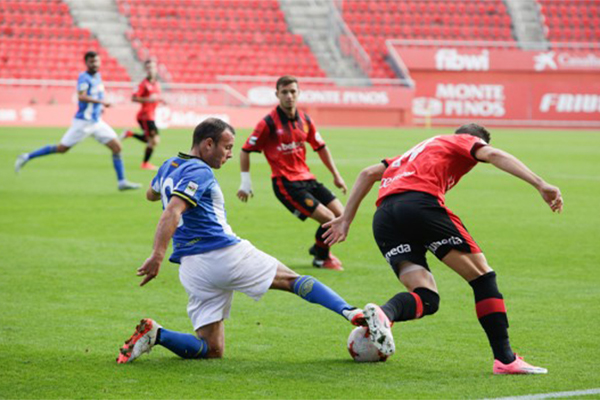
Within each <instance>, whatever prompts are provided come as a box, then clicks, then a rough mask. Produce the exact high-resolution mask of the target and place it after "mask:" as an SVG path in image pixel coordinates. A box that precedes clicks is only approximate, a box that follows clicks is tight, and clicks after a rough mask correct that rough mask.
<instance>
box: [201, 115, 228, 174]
mask: <svg viewBox="0 0 600 400" xmlns="http://www.w3.org/2000/svg"><path fill="white" fill-rule="evenodd" d="M234 141H235V129H233V127H232V126H231V125H229V124H228V123H227V122H225V121H223V120H220V119H218V118H208V119H206V120H204V121H203V122H202V123H200V124H199V125H198V126H197V127H196V129H194V139H193V141H192V152H194V153H196V154H198V155H199V156H200V158H202V160H204V162H205V163H207V164H208V165H209V166H210V167H211V168H214V169H219V168H221V167H222V166H223V164H225V163H226V162H227V160H228V159H230V158H231V150H232V149H233V143H234Z"/></svg>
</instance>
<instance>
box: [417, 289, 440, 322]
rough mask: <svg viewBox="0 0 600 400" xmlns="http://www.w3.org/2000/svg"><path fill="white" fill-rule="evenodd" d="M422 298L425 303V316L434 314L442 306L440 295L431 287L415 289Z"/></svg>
mask: <svg viewBox="0 0 600 400" xmlns="http://www.w3.org/2000/svg"><path fill="white" fill-rule="evenodd" d="M414 292H415V293H416V294H418V295H419V297H420V298H421V302H422V304H423V316H425V315H433V314H435V313H436V312H437V311H438V310H439V308H440V295H439V294H437V293H436V292H434V291H433V290H430V289H425V288H416V289H415V290H414Z"/></svg>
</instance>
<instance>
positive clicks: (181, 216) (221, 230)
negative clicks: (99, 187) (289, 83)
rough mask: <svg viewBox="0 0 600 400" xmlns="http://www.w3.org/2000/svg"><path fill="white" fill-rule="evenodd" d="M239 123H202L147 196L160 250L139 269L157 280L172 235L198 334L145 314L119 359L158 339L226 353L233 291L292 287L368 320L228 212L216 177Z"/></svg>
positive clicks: (181, 351) (186, 351) (197, 352)
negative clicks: (252, 238)
mask: <svg viewBox="0 0 600 400" xmlns="http://www.w3.org/2000/svg"><path fill="white" fill-rule="evenodd" d="M234 135H235V131H234V129H233V128H232V127H231V126H229V125H228V124H227V123H225V122H223V121H221V120H219V119H216V118H210V119H207V120H206V121H204V122H202V123H201V124H200V125H198V126H197V127H196V129H195V130H194V135H193V142H192V149H191V151H190V154H189V155H188V154H183V153H180V154H179V155H178V156H177V157H173V158H170V159H169V160H167V161H166V162H165V163H164V164H163V165H162V166H161V167H160V169H159V170H158V173H157V175H156V177H155V178H154V179H153V180H152V184H151V187H150V188H149V189H148V191H147V193H146V196H147V198H148V200H150V201H158V200H162V203H163V208H164V212H163V214H162V216H161V218H160V221H159V223H158V227H157V229H156V234H155V238H154V248H153V251H152V254H151V255H150V257H149V258H148V259H147V260H146V261H145V262H144V264H143V265H142V266H141V267H140V268H139V269H138V272H137V274H138V275H140V276H144V279H143V280H142V282H141V285H142V286H143V285H145V284H147V283H148V282H150V281H151V280H152V279H154V278H155V277H156V276H157V275H158V273H159V270H160V266H161V263H162V261H163V259H164V257H165V253H166V251H167V248H168V246H169V241H170V240H171V238H173V249H174V250H173V254H172V255H171V257H170V259H169V260H170V261H171V262H174V263H178V264H181V265H180V267H179V279H180V281H181V283H182V285H183V287H184V288H185V290H186V291H187V293H188V296H189V303H188V307H187V310H188V314H189V316H190V319H191V320H192V324H193V326H194V330H195V331H196V335H192V334H187V333H180V332H173V331H170V330H167V329H165V328H163V327H162V326H160V325H158V324H157V323H156V322H155V321H153V320H151V319H143V320H142V321H141V322H140V324H139V325H138V326H137V327H136V330H135V332H134V334H133V335H132V336H131V338H129V339H128V340H127V341H126V342H125V344H124V346H123V347H122V348H121V350H120V354H119V357H118V358H117V362H118V363H126V362H131V361H133V360H135V359H136V358H137V357H139V356H140V355H141V354H143V353H147V352H149V351H150V350H151V348H152V347H153V346H155V345H157V344H159V345H161V346H164V347H166V348H167V349H169V350H171V351H172V352H174V353H175V354H177V355H179V356H180V357H183V358H220V357H222V356H223V352H224V350H225V330H224V329H225V328H224V320H225V319H226V318H228V317H229V312H230V310H231V302H232V300H233V292H234V291H239V292H242V293H245V294H246V295H248V296H250V297H252V298H253V299H255V300H259V299H260V298H261V297H262V296H263V295H264V294H265V293H266V291H267V290H269V289H278V290H285V291H289V292H293V293H295V294H297V295H298V296H300V297H301V298H303V299H304V300H307V301H309V302H311V303H317V304H320V305H322V306H323V307H326V308H328V309H330V310H332V311H334V312H336V313H338V314H340V315H342V316H344V317H345V318H346V319H348V320H349V321H350V322H352V323H353V324H355V325H358V324H364V316H363V313H362V310H360V309H357V308H354V307H352V306H350V305H349V304H348V303H346V301H345V300H344V299H342V298H341V297H340V296H339V295H338V294H337V293H335V292H334V291H333V290H331V289H330V288H329V287H327V286H325V285H324V284H322V283H321V282H319V281H318V280H316V279H315V278H313V277H311V276H299V275H298V274H296V273H295V272H294V271H292V270H290V269H289V268H287V267H286V266H285V265H283V264H282V263H281V262H279V261H278V260H277V259H275V258H273V257H271V256H270V255H268V254H265V253H263V252H262V251H260V250H258V249H257V248H255V247H254V246H253V245H252V244H251V243H250V242H248V241H247V240H242V239H240V238H238V237H237V236H236V235H235V234H234V233H233V231H232V230H231V227H230V226H229V225H228V224H227V220H226V218H225V215H226V214H225V204H224V198H223V193H222V192H221V189H220V187H219V184H218V182H217V180H216V178H215V176H214V173H213V169H219V168H221V167H222V166H223V164H225V162H226V161H227V160H228V159H229V158H231V151H232V148H233V144H234Z"/></svg>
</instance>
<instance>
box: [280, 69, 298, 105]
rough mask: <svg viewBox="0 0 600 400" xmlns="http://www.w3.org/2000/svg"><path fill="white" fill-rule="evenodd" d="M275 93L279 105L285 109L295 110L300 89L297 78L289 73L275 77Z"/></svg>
mask: <svg viewBox="0 0 600 400" xmlns="http://www.w3.org/2000/svg"><path fill="white" fill-rule="evenodd" d="M275 88H276V89H277V91H276V92H275V95H276V96H277V98H278V99H279V106H280V107H281V108H283V109H284V110H286V111H296V103H297V102H298V95H299V94H300V89H299V88H298V79H296V78H295V77H293V76H291V75H285V76H282V77H281V78H279V79H277V84H276V85H275Z"/></svg>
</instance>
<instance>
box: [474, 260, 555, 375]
mask: <svg viewBox="0 0 600 400" xmlns="http://www.w3.org/2000/svg"><path fill="white" fill-rule="evenodd" d="M469 284H470V285H471V287H472V288H473V292H474V294H475V310H476V311H477V318H478V319H479V323H480V324H481V326H482V328H483V330H484V331H485V333H486V335H487V337H488V341H489V343H490V346H491V347H492V351H493V353H494V368H493V371H494V374H499V375H505V374H510V375H512V374H546V373H548V370H547V369H545V368H540V367H534V366H532V365H530V364H528V363H526V362H525V361H524V360H523V358H522V357H519V356H517V355H516V354H515V353H513V351H512V348H511V346H510V341H509V339H508V326H509V325H508V317H507V315H506V307H505V305H504V298H503V297H502V294H501V293H500V291H499V290H498V285H497V283H496V273H495V272H494V271H491V272H488V273H486V274H484V275H481V276H480V277H478V278H476V279H473V280H472V281H470V282H469Z"/></svg>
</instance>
